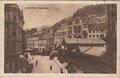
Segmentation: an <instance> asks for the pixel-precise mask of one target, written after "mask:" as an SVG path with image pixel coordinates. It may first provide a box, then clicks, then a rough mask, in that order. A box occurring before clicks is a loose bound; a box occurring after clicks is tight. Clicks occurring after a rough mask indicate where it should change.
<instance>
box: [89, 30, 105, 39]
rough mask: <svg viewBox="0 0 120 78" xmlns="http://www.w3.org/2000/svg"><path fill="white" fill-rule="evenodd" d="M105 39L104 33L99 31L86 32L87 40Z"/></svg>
mask: <svg viewBox="0 0 120 78" xmlns="http://www.w3.org/2000/svg"><path fill="white" fill-rule="evenodd" d="M102 36H103V37H106V31H100V30H88V37H87V38H101V37H102Z"/></svg>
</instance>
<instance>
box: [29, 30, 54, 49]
mask: <svg viewBox="0 0 120 78" xmlns="http://www.w3.org/2000/svg"><path fill="white" fill-rule="evenodd" d="M51 40H52V35H51V34H44V33H42V32H35V33H33V34H32V35H29V36H28V37H27V50H32V49H37V50H39V51H42V50H43V49H44V50H48V49H49V48H50V47H51V43H52V41H51Z"/></svg>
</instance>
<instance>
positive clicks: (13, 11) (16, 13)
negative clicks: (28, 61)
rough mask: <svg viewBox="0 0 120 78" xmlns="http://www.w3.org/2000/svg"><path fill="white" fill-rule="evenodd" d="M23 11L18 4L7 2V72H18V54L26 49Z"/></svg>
mask: <svg viewBox="0 0 120 78" xmlns="http://www.w3.org/2000/svg"><path fill="white" fill-rule="evenodd" d="M23 25H24V20H23V12H22V11H21V10H20V9H19V7H18V6H17V5H16V4H5V68H4V70H5V73H9V72H17V70H18V69H17V68H18V67H19V65H20V64H19V63H20V62H19V60H18V58H17V57H18V56H19V55H20V54H23V52H24V49H23V46H24V43H23V42H24V30H23Z"/></svg>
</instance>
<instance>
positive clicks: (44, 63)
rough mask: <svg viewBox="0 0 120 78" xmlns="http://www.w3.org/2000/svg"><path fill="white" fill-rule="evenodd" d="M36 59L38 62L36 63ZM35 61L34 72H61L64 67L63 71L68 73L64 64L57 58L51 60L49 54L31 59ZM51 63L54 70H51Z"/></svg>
mask: <svg viewBox="0 0 120 78" xmlns="http://www.w3.org/2000/svg"><path fill="white" fill-rule="evenodd" d="M36 60H38V64H37V65H36ZM31 62H32V63H33V70H32V73H61V71H60V69H61V68H62V69H63V73H67V70H66V69H65V68H64V65H63V64H61V63H59V61H58V60H57V58H55V59H54V60H50V59H49V56H40V55H36V56H34V59H33V60H32V61H31ZM50 65H52V70H51V71H50Z"/></svg>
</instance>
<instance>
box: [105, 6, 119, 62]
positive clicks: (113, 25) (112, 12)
mask: <svg viewBox="0 0 120 78" xmlns="http://www.w3.org/2000/svg"><path fill="white" fill-rule="evenodd" d="M107 14H108V25H107V26H108V27H107V28H108V29H107V55H108V58H109V60H110V61H111V62H113V63H114V64H116V53H117V52H116V51H117V50H116V49H117V45H116V42H117V40H116V39H117V37H116V35H117V5H116V4H108V5H107Z"/></svg>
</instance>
